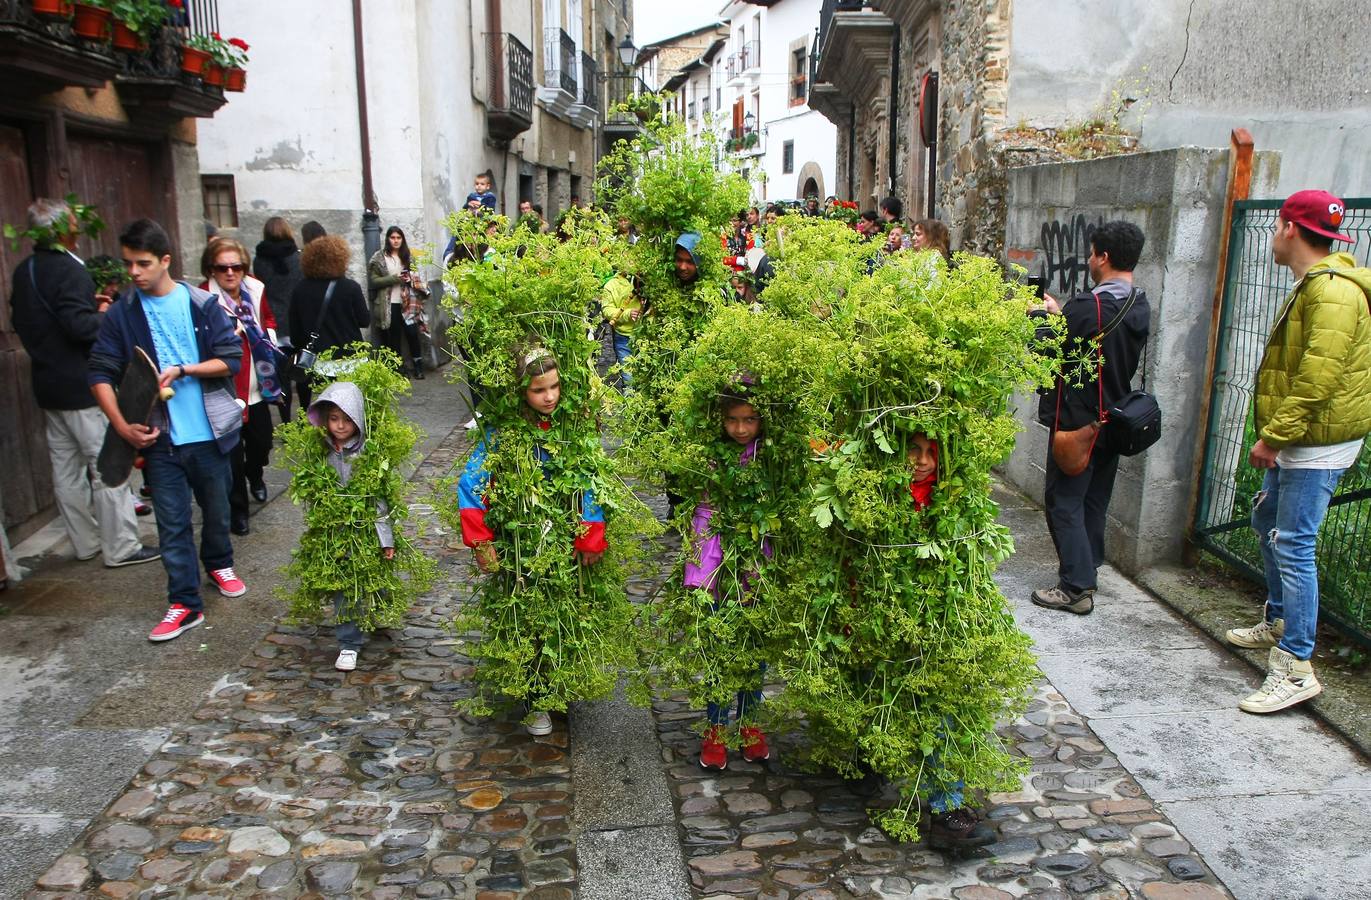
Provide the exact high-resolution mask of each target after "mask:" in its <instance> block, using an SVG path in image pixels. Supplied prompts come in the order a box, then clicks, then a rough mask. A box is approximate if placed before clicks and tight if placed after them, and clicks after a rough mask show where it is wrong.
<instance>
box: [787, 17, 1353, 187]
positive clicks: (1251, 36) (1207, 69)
mask: <svg viewBox="0 0 1371 900" xmlns="http://www.w3.org/2000/svg"><path fill="white" fill-rule="evenodd" d="M783 5H784V4H783ZM1368 45H1371V18H1368V17H1367V16H1365V15H1357V14H1354V13H1353V12H1352V7H1350V6H1348V5H1347V4H1346V3H1343V2H1341V0H1306V2H1303V3H1300V4H1296V5H1290V4H1277V3H1271V2H1269V0H1225V2H1218V0H1117V2H1114V3H1111V4H1108V7H1107V10H1105V9H1104V8H1101V10H1099V11H1098V13H1096V12H1091V11H1090V10H1089V9H1088V8H1087V7H1082V6H1080V5H1070V4H1063V3H1059V2H1056V0H1015V3H1014V6H1013V21H1012V25H1011V33H1010V46H1011V57H1010V66H1009V72H1010V82H1009V102H1008V106H1007V120H1008V123H1009V124H1010V125H1013V124H1015V123H1017V122H1019V121H1020V120H1024V121H1027V122H1029V123H1030V124H1034V125H1039V126H1042V125H1060V124H1063V123H1064V122H1066V121H1068V120H1071V119H1075V120H1078V121H1079V120H1082V119H1084V118H1087V117H1089V116H1090V115H1091V114H1093V113H1094V112H1095V111H1096V110H1098V109H1102V108H1105V107H1106V106H1107V105H1108V104H1109V102H1110V99H1111V96H1110V95H1111V92H1113V91H1115V90H1120V91H1122V92H1123V93H1131V94H1132V95H1134V96H1136V97H1138V103H1137V104H1136V105H1135V106H1134V107H1133V109H1132V110H1131V111H1130V113H1129V114H1128V115H1127V117H1126V118H1125V121H1126V122H1128V123H1130V124H1131V125H1132V126H1134V127H1140V128H1141V133H1142V140H1143V144H1144V146H1145V147H1147V148H1149V149H1163V148H1168V147H1177V146H1185V145H1198V146H1208V147H1226V146H1227V145H1228V136H1229V132H1230V131H1231V130H1232V129H1233V128H1236V127H1244V128H1247V129H1248V130H1249V131H1251V132H1252V136H1253V140H1254V142H1255V144H1256V148H1257V149H1258V150H1276V151H1279V152H1280V154H1281V174H1280V179H1279V181H1278V182H1277V183H1276V184H1275V185H1274V187H1273V188H1272V190H1273V191H1274V193H1273V194H1272V195H1271V196H1276V197H1281V196H1285V195H1287V194H1290V193H1293V192H1294V191H1296V190H1299V189H1301V188H1306V187H1323V188H1326V189H1329V190H1333V191H1335V192H1339V193H1341V194H1343V195H1344V196H1367V195H1368V194H1371V154H1368V153H1366V151H1365V148H1366V146H1367V141H1368V139H1371V88H1369V87H1368V81H1367V78H1366V63H1365V55H1366V47H1367V46H1368Z"/></svg>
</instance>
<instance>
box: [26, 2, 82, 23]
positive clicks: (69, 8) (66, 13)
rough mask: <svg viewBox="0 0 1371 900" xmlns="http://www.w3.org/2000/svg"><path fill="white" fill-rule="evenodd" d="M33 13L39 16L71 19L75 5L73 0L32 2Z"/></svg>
mask: <svg viewBox="0 0 1371 900" xmlns="http://www.w3.org/2000/svg"><path fill="white" fill-rule="evenodd" d="M31 5H32V6H33V13H34V15H37V16H53V17H54V18H58V19H70V18H71V14H72V12H73V11H74V10H75V5H74V4H73V2H72V0H32V4H31Z"/></svg>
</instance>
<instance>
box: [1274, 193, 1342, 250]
mask: <svg viewBox="0 0 1371 900" xmlns="http://www.w3.org/2000/svg"><path fill="white" fill-rule="evenodd" d="M1346 212H1347V207H1346V205H1345V204H1344V203H1343V202H1342V201H1341V200H1339V199H1338V198H1337V197H1334V196H1333V195H1332V194H1330V193H1328V192H1327V191H1296V192H1295V193H1293V194H1291V195H1290V196H1289V198H1287V199H1286V201H1285V202H1284V203H1282V204H1281V218H1282V219H1284V220H1285V221H1287V222H1294V223H1295V224H1296V225H1302V226H1304V227H1305V228H1308V229H1309V230H1310V231H1312V232H1314V233H1315V234H1319V235H1323V236H1324V237H1326V238H1332V239H1333V240H1335V241H1347V242H1348V243H1349V244H1351V243H1356V238H1353V237H1349V236H1348V235H1345V234H1343V233H1342V232H1340V231H1338V226H1339V225H1341V224H1342V217H1343V215H1344V214H1345V213H1346Z"/></svg>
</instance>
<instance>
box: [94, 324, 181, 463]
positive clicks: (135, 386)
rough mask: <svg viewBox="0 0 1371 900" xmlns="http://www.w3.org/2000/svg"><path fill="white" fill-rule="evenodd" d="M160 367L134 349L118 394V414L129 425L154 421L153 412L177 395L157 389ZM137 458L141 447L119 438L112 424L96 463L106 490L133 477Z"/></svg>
mask: <svg viewBox="0 0 1371 900" xmlns="http://www.w3.org/2000/svg"><path fill="white" fill-rule="evenodd" d="M159 374H160V373H159V372H158V371H157V366H156V365H154V364H153V362H152V359H151V358H150V357H149V356H148V355H147V353H145V352H143V348H142V347H134V348H133V359H132V360H130V361H129V365H128V368H127V369H125V370H124V377H123V379H122V380H120V382H119V389H118V391H117V396H118V402H119V413H120V415H122V416H123V417H124V421H125V422H128V423H129V424H130V425H146V424H148V420H149V419H151V418H152V411H153V409H154V408H156V406H157V402H158V401H159V400H160V401H161V402H163V403H165V402H166V401H168V400H170V399H171V398H172V397H173V396H175V394H176V392H175V391H173V390H172V389H171V388H169V387H165V388H161V389H158V387H157V379H158V376H159ZM137 458H138V448H137V447H135V446H133V445H132V444H130V443H129V442H128V441H126V440H124V439H123V438H122V437H120V436H119V432H117V431H115V430H114V426H113V425H108V426H106V427H105V442H104V443H103V444H101V445H100V456H99V458H98V459H97V460H96V461H95V468H96V471H98V472H99V473H100V480H101V481H103V482H104V483H105V485H106V486H107V487H119V486H120V485H122V484H124V483H125V482H127V481H128V480H129V476H130V475H132V474H133V466H134V463H135V462H136V460H137Z"/></svg>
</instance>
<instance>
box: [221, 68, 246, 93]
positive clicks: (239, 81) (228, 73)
mask: <svg viewBox="0 0 1371 900" xmlns="http://www.w3.org/2000/svg"><path fill="white" fill-rule="evenodd" d="M247 86H248V70H247V69H244V68H240V67H239V66H234V67H233V68H231V69H226V70H224V90H226V91H244V90H247Z"/></svg>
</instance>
